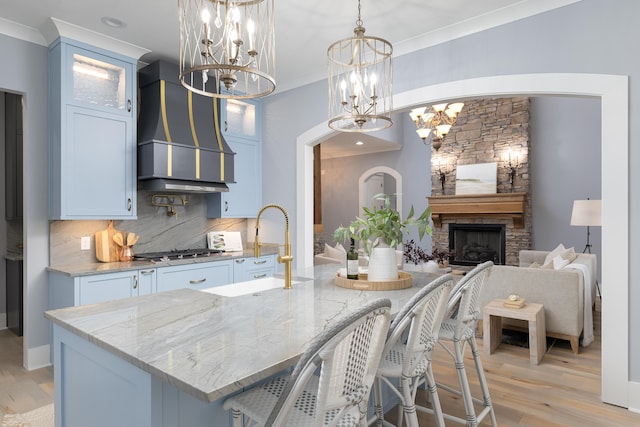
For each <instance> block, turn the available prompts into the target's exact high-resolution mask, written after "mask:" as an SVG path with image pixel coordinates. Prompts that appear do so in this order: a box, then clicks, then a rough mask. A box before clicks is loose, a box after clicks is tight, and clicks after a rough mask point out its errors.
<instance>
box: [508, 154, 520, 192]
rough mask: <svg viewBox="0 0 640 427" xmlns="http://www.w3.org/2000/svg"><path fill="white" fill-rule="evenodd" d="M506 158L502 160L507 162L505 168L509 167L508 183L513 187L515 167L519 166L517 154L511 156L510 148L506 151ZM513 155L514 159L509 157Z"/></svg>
mask: <svg viewBox="0 0 640 427" xmlns="http://www.w3.org/2000/svg"><path fill="white" fill-rule="evenodd" d="M505 157H506V159H505V160H504V162H505V163H507V168H508V169H509V184H511V186H512V187H513V182H514V179H515V177H516V168H517V167H518V166H520V164H519V163H518V155H515V156H512V153H511V149H509V151H508V152H507V156H505ZM512 157H514V161H512V160H511V158H512Z"/></svg>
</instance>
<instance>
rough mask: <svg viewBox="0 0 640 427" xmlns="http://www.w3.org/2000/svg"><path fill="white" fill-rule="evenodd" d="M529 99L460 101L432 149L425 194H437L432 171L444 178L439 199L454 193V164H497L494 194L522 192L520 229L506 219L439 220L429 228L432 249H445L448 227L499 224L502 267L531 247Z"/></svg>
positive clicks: (436, 180) (437, 184) (437, 181)
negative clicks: (511, 171) (428, 188)
mask: <svg viewBox="0 0 640 427" xmlns="http://www.w3.org/2000/svg"><path fill="white" fill-rule="evenodd" d="M529 147H530V142H529V98H492V99H480V100H472V101H465V105H464V108H463V109H462V112H461V113H460V115H459V116H458V120H457V122H456V124H455V125H454V126H453V127H452V128H451V131H450V132H449V134H447V136H446V137H445V139H444V141H443V143H442V147H440V149H439V150H438V151H437V152H436V151H435V150H433V149H432V158H431V161H432V184H431V194H432V195H442V194H443V192H442V185H441V182H440V179H439V178H440V177H439V173H438V170H439V169H441V170H442V171H444V172H445V174H446V182H445V186H444V194H445V195H454V194H455V176H456V166H457V165H469V164H476V163H494V162H495V163H498V176H497V190H498V193H509V192H514V193H520V192H522V193H527V197H526V203H525V213H524V227H523V228H515V227H514V226H513V221H512V220H511V219H501V218H500V219H496V218H468V219H467V218H457V219H444V220H443V221H442V227H434V229H433V236H432V240H433V246H434V247H437V248H439V249H444V248H448V247H449V224H451V223H458V224H505V225H506V249H505V252H506V264H507V265H518V253H519V252H520V250H522V249H530V248H531V230H532V228H531V193H530V187H529ZM509 151H510V152H511V162H512V164H513V165H514V166H516V164H517V167H516V175H515V178H514V182H513V186H512V185H511V184H510V183H509Z"/></svg>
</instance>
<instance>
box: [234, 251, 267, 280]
mask: <svg viewBox="0 0 640 427" xmlns="http://www.w3.org/2000/svg"><path fill="white" fill-rule="evenodd" d="M233 262H234V264H233V281H234V282H245V281H247V280H253V279H261V278H263V277H267V276H273V275H274V274H275V272H276V256H275V255H265V256H261V257H259V258H254V257H247V258H237V259H235V260H233Z"/></svg>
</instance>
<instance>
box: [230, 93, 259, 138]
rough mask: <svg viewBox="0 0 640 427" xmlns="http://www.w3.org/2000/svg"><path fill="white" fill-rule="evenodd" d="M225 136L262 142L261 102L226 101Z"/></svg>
mask: <svg viewBox="0 0 640 427" xmlns="http://www.w3.org/2000/svg"><path fill="white" fill-rule="evenodd" d="M222 106H223V108H222V122H223V123H224V134H225V136H226V135H229V136H239V137H242V138H248V139H253V140H260V137H261V134H260V129H261V125H260V115H259V113H260V101H259V100H243V99H225V100H224V101H223V102H222Z"/></svg>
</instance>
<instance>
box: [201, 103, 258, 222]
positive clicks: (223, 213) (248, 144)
mask: <svg viewBox="0 0 640 427" xmlns="http://www.w3.org/2000/svg"><path fill="white" fill-rule="evenodd" d="M261 107H262V105H261V102H260V101H259V100H238V99H227V100H222V102H221V109H222V114H221V117H222V127H223V135H224V138H225V140H226V141H227V144H229V147H230V148H231V150H232V151H233V152H234V153H236V155H235V159H234V175H235V183H229V184H227V185H228V187H229V192H226V193H215V194H210V195H208V196H207V197H208V200H207V203H208V206H207V216H208V217H209V218H255V217H256V216H257V215H258V211H259V210H260V208H261V207H262V135H261V122H260V117H261V114H262V113H261V111H262V109H261Z"/></svg>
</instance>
